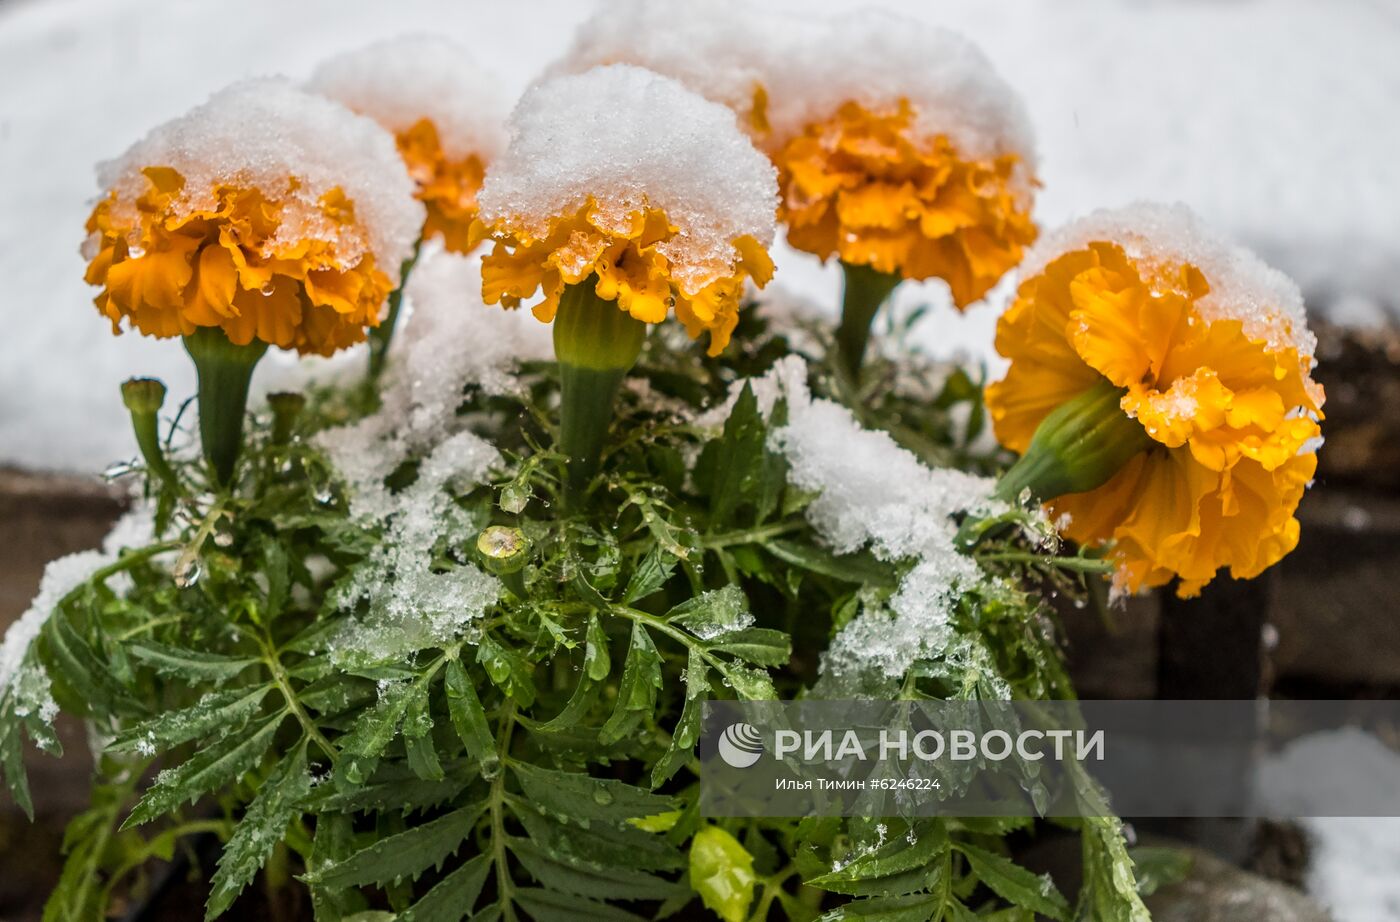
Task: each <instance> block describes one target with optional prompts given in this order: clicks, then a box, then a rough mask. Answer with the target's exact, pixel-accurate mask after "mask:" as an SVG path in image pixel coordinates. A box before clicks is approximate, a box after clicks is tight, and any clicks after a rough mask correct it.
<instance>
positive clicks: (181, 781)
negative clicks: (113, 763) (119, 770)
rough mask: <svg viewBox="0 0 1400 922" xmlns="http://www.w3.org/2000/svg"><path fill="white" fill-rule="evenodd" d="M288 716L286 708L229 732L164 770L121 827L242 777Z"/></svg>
mask: <svg viewBox="0 0 1400 922" xmlns="http://www.w3.org/2000/svg"><path fill="white" fill-rule="evenodd" d="M286 716H287V715H286V712H285V711H283V712H280V713H278V714H274V715H273V716H272V717H269V718H267V719H266V720H264V721H263V722H262V723H260V724H257V725H255V727H254V729H253V730H252V731H251V732H249V733H242V734H233V735H231V736H226V737H224V738H223V739H222V740H219V741H218V742H217V743H214V744H213V745H212V746H209V747H207V748H205V749H201V750H200V751H199V752H196V753H195V754H194V755H193V756H191V757H190V759H189V761H187V762H182V763H181V764H180V765H178V766H176V767H175V768H171V769H166V770H165V771H163V772H161V773H160V774H159V775H157V776H156V781H155V784H153V785H152V786H151V787H150V789H149V790H147V791H146V793H145V795H144V796H143V797H142V798H141V800H140V802H139V803H137V804H136V806H135V807H134V808H132V811H131V813H130V815H129V816H127V818H126V822H124V823H122V829H130V828H131V827H133V826H139V825H141V824H142V823H147V822H150V821H151V820H153V819H155V818H157V817H159V816H162V815H164V814H166V813H168V812H170V811H171V810H173V809H175V808H176V807H178V806H179V805H180V804H182V803H185V802H186V801H193V800H197V799H198V798H199V797H200V796H202V795H204V794H207V793H209V792H211V791H214V790H216V789H218V788H221V787H223V786H224V785H227V784H232V783H233V782H235V781H237V780H238V779H239V778H241V777H243V775H244V774H245V773H247V772H248V770H249V769H251V768H252V767H253V766H254V765H256V764H257V763H258V761H259V760H260V759H261V758H262V757H263V754H264V753H265V752H267V750H268V748H269V747H271V746H272V739H273V736H274V735H275V734H276V732H277V728H278V727H279V726H281V724H282V720H283V718H285V717H286Z"/></svg>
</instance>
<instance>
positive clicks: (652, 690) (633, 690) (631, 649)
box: [598, 621, 663, 744]
mask: <svg viewBox="0 0 1400 922" xmlns="http://www.w3.org/2000/svg"><path fill="white" fill-rule="evenodd" d="M662 685H663V681H662V678H661V654H660V653H658V652H657V650H656V644H654V643H653V642H652V640H651V635H650V634H648V633H647V630H646V628H644V627H642V625H641V622H639V621H634V622H633V623H632V642H631V643H630V644H629V645H628V648H627V661H626V663H624V664H623V667H622V680H621V682H619V683H618V688H617V704H616V706H615V707H614V709H613V712H612V716H611V717H609V718H608V720H607V722H606V723H604V724H603V727H602V729H601V730H600V731H598V738H599V739H600V740H601V741H602V742H603V743H605V744H611V743H615V742H617V741H618V740H620V739H622V738H623V737H625V736H627V735H628V734H629V733H631V732H632V731H633V730H634V729H635V728H636V727H637V725H638V724H640V723H641V722H642V721H643V720H645V719H646V718H648V717H650V716H651V714H652V713H653V712H654V711H655V710H656V693H657V691H659V690H660V689H661V687H662Z"/></svg>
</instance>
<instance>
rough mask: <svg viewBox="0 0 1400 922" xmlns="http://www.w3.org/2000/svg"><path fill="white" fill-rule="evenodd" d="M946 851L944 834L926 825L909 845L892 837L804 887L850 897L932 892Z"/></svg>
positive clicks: (810, 881)
mask: <svg viewBox="0 0 1400 922" xmlns="http://www.w3.org/2000/svg"><path fill="white" fill-rule="evenodd" d="M947 851H948V836H947V833H946V832H944V831H943V828H942V826H938V825H929V826H927V827H925V828H922V829H920V830H919V831H918V833H917V835H916V837H915V839H914V841H913V842H912V843H911V842H910V841H909V840H908V839H907V838H906V837H904V836H896V837H894V838H892V839H891V840H890V841H888V842H886V843H885V844H883V845H882V846H880V847H879V848H877V849H875V850H874V851H873V852H871V853H870V854H868V855H861V856H860V857H858V858H856V859H855V860H853V861H851V862H849V863H848V864H846V865H844V866H842V867H841V869H840V870H837V871H832V872H831V873H829V874H823V875H822V876H821V877H816V878H813V879H811V880H809V881H807V883H808V884H809V885H811V886H813V887H820V888H821V889H823V890H831V891H834V892H836V893H845V894H848V895H850V896H900V895H903V894H906V893H914V892H916V891H920V890H932V889H936V888H935V886H934V880H935V878H936V877H937V875H938V874H940V873H942V870H943V866H942V863H941V859H942V858H943V856H944V854H945V853H946V852H947Z"/></svg>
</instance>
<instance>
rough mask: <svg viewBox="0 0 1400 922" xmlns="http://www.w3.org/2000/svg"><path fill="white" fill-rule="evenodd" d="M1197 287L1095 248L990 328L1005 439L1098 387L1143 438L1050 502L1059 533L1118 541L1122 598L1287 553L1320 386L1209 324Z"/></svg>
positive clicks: (1187, 588)
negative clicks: (1058, 517) (1109, 390)
mask: <svg viewBox="0 0 1400 922" xmlns="http://www.w3.org/2000/svg"><path fill="white" fill-rule="evenodd" d="M1209 293H1210V284H1209V281H1208V280H1207V278H1206V277H1205V275H1204V274H1203V273H1202V272H1201V270H1200V269H1198V268H1197V267H1195V266H1193V265H1190V264H1187V263H1176V264H1160V263H1149V262H1146V261H1138V260H1134V259H1132V258H1130V257H1129V256H1128V255H1127V254H1126V253H1125V252H1124V250H1123V249H1122V248H1121V247H1119V246H1117V245H1116V244H1112V243H1091V244H1089V245H1088V246H1086V247H1085V248H1084V249H1080V250H1075V251H1073V252H1070V253H1067V254H1065V255H1063V256H1061V257H1059V258H1058V259H1056V260H1054V261H1053V262H1051V263H1050V264H1049V265H1048V266H1047V267H1046V268H1045V270H1044V271H1043V272H1042V273H1041V274H1039V275H1037V276H1035V277H1033V278H1030V279H1028V280H1026V281H1025V282H1023V283H1022V285H1021V287H1020V290H1019V291H1018V293H1017V297H1016V300H1015V302H1014V303H1013V304H1012V305H1011V306H1010V307H1009V308H1008V309H1007V311H1006V313H1005V314H1004V315H1003V316H1002V318H1001V321H1000V323H999V325H998V329H997V351H999V352H1000V353H1001V354H1002V355H1004V356H1006V357H1007V358H1009V359H1010V360H1011V366H1010V369H1009V370H1008V372H1007V375H1006V377H1005V378H1004V379H1003V380H1001V381H999V382H997V383H995V384H993V385H991V386H990V387H989V388H988V391H987V404H988V406H989V408H990V409H991V414H992V420H993V424H994V426H995V428H996V433H997V437H998V438H999V439H1000V440H1001V442H1002V444H1004V445H1006V446H1007V447H1009V448H1011V449H1013V450H1016V451H1025V449H1026V448H1027V446H1028V445H1029V444H1030V441H1031V437H1032V435H1033V434H1034V432H1035V430H1036V427H1037V426H1038V425H1039V424H1040V422H1041V421H1042V420H1043V419H1044V418H1045V417H1046V416H1048V415H1049V414H1050V413H1051V412H1052V411H1053V410H1054V409H1055V408H1056V407H1058V406H1060V405H1061V404H1063V403H1065V402H1066V401H1067V400H1069V399H1071V398H1072V397H1074V396H1076V395H1078V394H1081V393H1083V392H1084V391H1086V390H1088V389H1089V388H1092V387H1094V386H1096V385H1097V384H1099V383H1101V382H1103V381H1104V379H1107V380H1108V381H1109V382H1111V383H1112V384H1113V385H1114V386H1116V387H1119V388H1125V389H1126V393H1125V394H1124V396H1123V397H1122V401H1121V408H1122V410H1123V412H1124V413H1126V414H1128V415H1129V416H1130V417H1133V418H1135V419H1136V420H1137V421H1138V422H1139V423H1140V424H1141V425H1142V427H1143V429H1144V431H1145V432H1146V434H1147V435H1148V437H1149V438H1150V439H1151V440H1152V445H1153V447H1152V448H1150V449H1149V450H1148V451H1146V452H1144V453H1142V454H1139V455H1137V456H1136V457H1135V458H1133V459H1132V460H1130V461H1129V462H1128V463H1127V464H1126V465H1125V466H1124V467H1123V468H1122V469H1121V470H1120V471H1119V472H1118V474H1117V475H1115V476H1114V477H1113V478H1112V479H1110V480H1109V481H1108V482H1107V483H1105V484H1104V485H1103V486H1101V487H1098V488H1096V489H1093V490H1090V491H1088V492H1085V493H1076V494H1070V495H1067V496H1062V497H1059V498H1058V499H1056V500H1054V501H1053V502H1052V503H1051V506H1052V508H1053V511H1054V513H1055V514H1068V515H1069V524H1068V526H1067V528H1066V529H1065V530H1066V533H1067V534H1068V535H1069V536H1070V537H1072V538H1074V539H1075V540H1077V541H1080V542H1084V543H1094V542H1100V541H1106V540H1110V539H1111V540H1113V541H1114V542H1115V550H1114V553H1115V555H1116V556H1117V558H1118V561H1119V563H1120V564H1121V569H1120V576H1119V582H1120V584H1121V585H1122V587H1123V588H1126V589H1128V590H1130V591H1133V590H1136V589H1138V588H1139V587H1141V586H1144V585H1146V586H1156V585H1161V584H1163V583H1166V582H1168V581H1169V580H1170V579H1171V578H1172V577H1173V576H1179V577H1180V578H1181V586H1180V592H1181V593H1182V594H1183V595H1192V594H1195V593H1196V592H1198V591H1199V590H1200V587H1201V586H1203V585H1204V584H1205V583H1207V582H1209V581H1210V579H1211V578H1213V577H1214V575H1215V573H1216V571H1217V570H1219V569H1220V568H1221V567H1227V566H1228V567H1229V568H1230V570H1231V573H1232V574H1233V575H1234V576H1235V577H1237V578H1249V577H1252V576H1255V575H1257V574H1258V573H1260V572H1261V571H1263V570H1264V569H1265V568H1266V567H1268V566H1270V565H1272V564H1273V563H1275V562H1277V561H1278V560H1279V559H1280V558H1282V557H1283V556H1284V555H1285V554H1287V553H1288V552H1289V551H1291V550H1292V549H1293V547H1294V546H1295V545H1296V544H1297V540H1298V522H1297V520H1296V519H1295V518H1294V517H1293V513H1294V511H1295V510H1296V509H1297V505H1298V502H1299V500H1300V499H1301V497H1302V493H1303V490H1304V488H1305V487H1306V485H1307V483H1308V482H1309V481H1310V480H1311V479H1312V475H1313V472H1314V470H1315V469H1316V464H1317V457H1316V452H1315V446H1316V444H1317V440H1318V437H1319V434H1320V428H1319V426H1318V420H1319V419H1320V418H1321V410H1320V408H1321V406H1322V402H1323V393H1322V388H1321V387H1320V386H1318V385H1317V384H1316V383H1315V382H1314V381H1313V380H1312V379H1311V377H1310V376H1309V368H1310V365H1311V359H1310V358H1309V357H1307V356H1304V355H1301V354H1300V353H1299V351H1298V349H1297V348H1296V347H1293V346H1276V347H1271V346H1270V345H1269V344H1267V343H1266V342H1263V341H1261V340H1259V339H1254V338H1251V337H1249V336H1247V335H1246V334H1245V332H1244V325H1243V322H1242V321H1241V320H1235V319H1222V318H1217V319H1214V320H1213V321H1211V322H1207V321H1206V320H1205V319H1204V318H1203V316H1202V314H1201V311H1200V310H1199V309H1198V303H1199V302H1200V300H1201V299H1202V298H1204V297H1206V296H1207V295H1208V294H1209Z"/></svg>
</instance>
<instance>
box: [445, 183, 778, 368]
mask: <svg viewBox="0 0 1400 922" xmlns="http://www.w3.org/2000/svg"><path fill="white" fill-rule="evenodd" d="M508 223H509V222H501V223H500V224H499V225H497V226H494V227H488V226H486V225H484V224H483V223H482V222H480V221H477V222H476V224H475V226H474V227H473V228H472V230H471V233H470V234H469V238H470V239H471V241H472V242H473V243H476V242H479V241H480V240H482V239H485V238H486V237H488V236H490V237H493V238H494V239H495V245H494V246H493V248H492V250H491V252H490V253H488V254H487V255H486V256H485V257H484V258H483V259H482V266H481V279H482V285H481V294H482V298H483V299H484V300H485V301H486V303H487V304H500V305H502V306H504V307H507V308H516V307H519V306H520V305H521V304H523V303H524V302H525V301H527V300H529V299H531V298H533V297H534V296H535V295H536V293H540V294H541V295H542V298H541V300H540V301H539V302H538V303H536V304H535V305H534V307H533V308H532V312H533V313H534V315H535V316H536V317H537V318H539V319H540V320H541V321H544V322H545V323H549V322H550V321H552V320H553V319H554V315H555V312H556V311H557V310H558V307H559V297H560V295H561V294H562V293H563V290H564V286H565V285H574V284H579V283H583V282H585V281H586V280H588V279H590V278H591V279H592V280H593V285H594V291H595V292H596V293H597V295H598V297H599V298H602V299H603V300H605V301H613V302H615V303H616V304H617V306H618V309H619V310H624V311H626V312H627V313H629V314H630V315H631V316H633V317H635V318H636V319H638V320H640V321H642V322H643V323H660V322H662V321H663V320H665V319H666V315H667V313H668V312H669V311H670V310H671V309H672V308H673V307H674V309H675V312H676V317H677V318H678V319H679V320H680V321H681V322H682V323H683V324H685V327H686V331H687V332H688V333H689V334H690V336H691V337H692V338H695V339H698V338H699V337H700V335H701V334H702V333H709V336H710V343H709V354H710V355H718V354H719V353H720V352H721V351H723V349H724V347H725V346H726V345H728V344H729V338H730V335H731V334H732V333H733V332H734V328H735V327H736V326H737V325H738V322H739V305H740V302H741V300H742V298H743V294H744V283H745V282H746V281H747V280H748V279H752V280H753V281H754V283H755V284H756V285H758V286H759V287H762V286H764V285H766V284H768V281H769V280H770V279H771V278H772V277H773V261H772V259H771V258H770V257H769V255H768V251H767V250H766V249H765V248H764V247H763V245H762V244H760V243H759V242H758V241H757V240H755V239H754V238H753V237H749V236H744V237H740V238H739V239H737V240H735V241H734V256H733V262H732V264H731V267H730V274H728V275H724V276H721V277H719V278H716V279H713V280H711V281H709V282H708V283H707V284H705V285H704V286H703V287H701V288H700V289H699V290H698V291H687V290H686V289H685V287H684V286H682V285H681V284H679V283H678V282H677V281H675V279H674V277H673V275H674V273H673V269H674V267H673V266H672V265H671V261H670V260H669V259H668V258H667V257H666V256H665V254H664V253H663V252H662V247H660V246H659V244H663V243H665V242H666V241H668V240H670V239H671V238H673V237H674V236H675V235H676V234H677V232H678V228H677V227H676V226H675V225H673V224H672V223H671V222H670V221H669V220H668V219H667V217H666V214H665V212H663V211H661V210H659V209H656V208H646V209H643V210H641V211H634V212H629V213H627V214H621V215H616V214H608V213H606V212H605V211H604V210H603V209H601V208H600V207H599V206H598V204H597V202H595V201H593V200H592V199H590V200H589V201H588V202H587V204H585V205H584V206H583V207H581V208H579V209H578V210H577V211H575V212H574V213H573V214H570V215H565V216H562V217H557V218H555V219H554V220H552V221H551V222H550V225H549V230H548V231H547V232H546V233H545V234H544V235H543V236H540V237H533V236H531V235H530V234H528V233H526V232H524V231H522V230H519V229H516V228H512V227H509V226H507V225H508Z"/></svg>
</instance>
